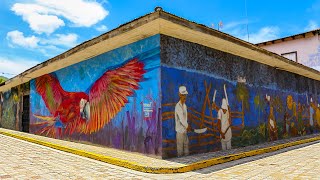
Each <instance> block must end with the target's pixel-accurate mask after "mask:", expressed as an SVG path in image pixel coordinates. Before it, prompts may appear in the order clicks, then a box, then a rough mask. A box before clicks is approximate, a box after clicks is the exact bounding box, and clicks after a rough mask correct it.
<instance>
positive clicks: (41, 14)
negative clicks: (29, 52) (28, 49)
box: [11, 3, 65, 34]
mask: <svg viewBox="0 0 320 180" xmlns="http://www.w3.org/2000/svg"><path fill="white" fill-rule="evenodd" d="M11 10H12V11H14V12H15V13H16V14H17V15H20V16H22V19H23V20H24V21H26V22H27V23H29V26H30V28H31V29H32V30H33V31H34V32H36V33H38V34H41V33H46V34H51V33H52V32H54V31H55V30H56V29H58V28H59V27H61V26H64V25H65V24H64V22H63V20H62V19H60V18H59V17H58V16H56V15H49V14H48V13H49V9H48V8H46V7H43V6H39V5H36V4H20V3H17V4H14V5H13V7H12V8H11Z"/></svg>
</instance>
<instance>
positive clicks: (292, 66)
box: [0, 11, 320, 92]
mask: <svg viewBox="0 0 320 180" xmlns="http://www.w3.org/2000/svg"><path fill="white" fill-rule="evenodd" d="M156 34H164V35H167V36H171V37H175V38H178V39H182V40H185V41H189V42H193V43H197V44H201V45H204V46H207V47H210V48H213V49H217V50H220V51H224V52H227V53H230V54H234V55H237V56H240V57H244V58H247V59H250V60H253V61H257V62H259V63H262V64H266V65H269V66H272V67H275V68H277V69H281V70H284V71H288V72H292V73H295V74H299V75H302V76H305V77H309V78H311V79H315V80H320V72H319V71H317V70H314V69H312V68H309V67H306V66H304V65H302V64H299V63H296V62H293V61H291V60H289V59H286V58H284V57H282V56H280V55H277V54H275V53H272V52H269V51H267V50H265V49H262V48H260V47H258V46H256V45H254V44H251V43H248V42H246V41H243V40H240V39H238V38H235V37H233V36H230V35H228V34H225V33H223V32H220V31H217V30H214V29H211V28H208V27H206V26H204V25H200V24H196V23H194V22H190V21H188V20H185V19H182V18H180V17H177V16H174V15H172V14H169V13H167V12H164V11H157V12H154V13H151V14H148V15H145V16H143V17H140V18H138V19H135V20H133V21H131V22H129V23H127V24H124V25H122V26H120V27H118V28H116V29H114V30H112V31H110V32H107V33H105V34H102V35H101V36H99V37H96V38H94V39H92V40H90V41H86V42H84V43H82V44H80V45H78V46H76V47H74V48H72V49H70V50H68V51H67V52H65V53H63V54H60V55H58V56H56V57H54V58H52V59H49V60H48V61H45V62H43V63H41V64H39V65H37V66H35V67H33V68H31V69H29V70H27V71H25V72H23V73H21V74H19V75H18V76H16V77H14V78H12V79H10V80H8V81H6V82H5V84H4V85H2V86H0V92H3V91H6V90H8V89H10V88H12V87H15V86H18V85H20V84H23V83H25V82H28V81H30V79H34V78H36V77H39V76H41V75H44V74H47V73H51V72H54V71H57V70H59V69H62V68H64V67H67V66H70V65H72V64H76V63H79V62H81V61H85V60H87V59H90V58H92V57H95V56H97V55H100V54H102V53H105V52H108V51H111V50H113V49H116V48H119V47H122V46H124V45H127V44H131V43H133V42H136V41H139V40H142V39H145V38H147V37H150V36H153V35H156Z"/></svg>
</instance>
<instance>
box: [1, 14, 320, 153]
mask: <svg viewBox="0 0 320 180" xmlns="http://www.w3.org/2000/svg"><path fill="white" fill-rule="evenodd" d="M319 75H320V73H319V72H318V71H315V70H313V69H311V68H308V67H306V66H303V65H301V64H298V63H296V62H293V61H290V60H288V59H286V58H283V57H282V56H279V55H275V54H273V53H271V52H269V51H266V50H264V49H261V48H259V47H257V46H255V45H253V44H250V43H247V42H245V41H241V40H239V39H237V38H234V37H232V36H230V35H227V34H224V33H221V32H219V31H215V30H213V29H210V28H207V27H204V26H202V25H199V24H195V23H193V22H189V21H187V20H185V19H182V18H179V17H177V16H174V15H171V14H169V13H166V12H164V11H156V12H154V13H151V14H148V15H146V16H143V17H140V18H138V19H136V20H134V21H132V22H129V23H127V24H125V25H122V26H120V27H119V28H117V29H115V30H113V31H110V32H108V33H105V34H103V35H101V36H100V37H97V38H95V39H93V40H90V41H88V42H85V43H83V44H81V45H79V46H77V47H75V48H73V49H71V50H69V51H67V52H66V53H64V54H62V55H59V56H57V57H55V58H52V59H50V60H48V61H46V62H44V63H42V64H40V65H38V66H36V67H33V68H31V69H29V70H27V71H26V72H23V73H22V74H20V75H18V76H17V77H14V78H12V79H10V80H9V81H7V82H6V83H5V84H3V85H2V86H0V92H1V104H0V112H1V113H0V124H1V127H3V128H9V129H14V130H19V131H25V132H30V133H33V134H38V135H42V136H48V137H52V138H59V139H63V140H73V141H78V142H90V143H94V144H99V145H103V146H106V147H111V148H116V149H122V150H127V151H133V152H139V153H142V154H146V155H149V156H155V157H158V158H170V157H176V156H184V155H188V154H195V153H202V152H210V151H220V150H223V149H231V148H234V147H242V146H248V145H252V144H257V143H262V142H266V141H275V140H278V139H282V138H290V137H296V136H303V135H306V134H311V133H317V132H318V131H319V130H320V108H319V105H318V104H319V102H320V96H319V93H320V92H319V90H318V89H319V88H320V78H319V77H320V76H319Z"/></svg>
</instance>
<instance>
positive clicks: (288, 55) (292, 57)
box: [281, 51, 298, 62]
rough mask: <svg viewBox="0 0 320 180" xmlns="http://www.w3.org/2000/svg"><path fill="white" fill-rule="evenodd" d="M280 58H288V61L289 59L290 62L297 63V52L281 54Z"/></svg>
mask: <svg viewBox="0 0 320 180" xmlns="http://www.w3.org/2000/svg"><path fill="white" fill-rule="evenodd" d="M281 56H283V57H285V58H288V59H290V60H292V61H295V62H298V56H297V51H293V52H288V53H283V54H281Z"/></svg>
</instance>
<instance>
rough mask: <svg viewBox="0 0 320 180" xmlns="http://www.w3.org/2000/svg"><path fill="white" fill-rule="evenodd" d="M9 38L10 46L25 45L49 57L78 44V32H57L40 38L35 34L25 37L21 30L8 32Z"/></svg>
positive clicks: (24, 46)
mask: <svg viewBox="0 0 320 180" xmlns="http://www.w3.org/2000/svg"><path fill="white" fill-rule="evenodd" d="M7 40H8V43H9V46H10V47H13V48H14V47H23V48H27V49H29V50H33V51H40V52H41V53H42V54H43V55H45V56H47V57H52V56H54V55H57V54H59V53H62V52H63V51H65V48H70V47H73V46H76V45H77V44H78V43H77V40H78V35H77V34H73V33H70V34H55V35H52V38H46V39H44V38H39V37H35V36H30V37H25V36H24V35H23V33H22V32H20V31H17V30H15V31H11V32H8V33H7Z"/></svg>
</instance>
